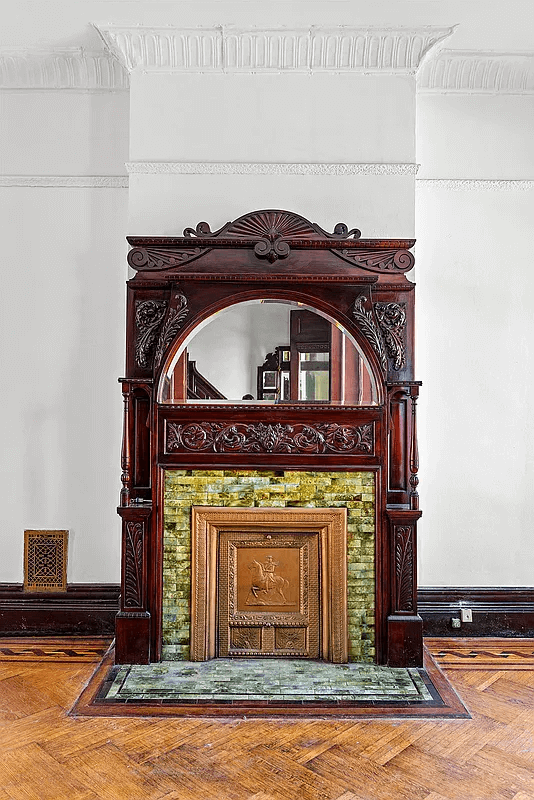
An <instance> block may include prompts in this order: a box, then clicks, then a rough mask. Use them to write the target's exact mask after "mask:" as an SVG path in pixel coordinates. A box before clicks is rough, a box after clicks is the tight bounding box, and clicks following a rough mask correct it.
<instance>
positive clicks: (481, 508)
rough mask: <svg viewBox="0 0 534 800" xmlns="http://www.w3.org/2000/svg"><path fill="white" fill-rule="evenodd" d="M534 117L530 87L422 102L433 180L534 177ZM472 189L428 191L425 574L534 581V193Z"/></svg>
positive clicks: (421, 282)
mask: <svg viewBox="0 0 534 800" xmlns="http://www.w3.org/2000/svg"><path fill="white" fill-rule="evenodd" d="M531 114H532V98H529V97H523V98H518V97H461V98H459V97H450V96H444V95H442V96H437V95H436V96H433V97H431V98H429V97H424V98H421V100H420V103H419V115H418V119H419V127H418V135H419V137H420V140H419V139H418V141H420V146H418V156H419V157H421V161H422V170H423V172H424V174H425V176H426V177H431V176H435V177H438V178H443V177H447V178H480V179H491V178H501V179H504V178H513V179H521V178H523V179H526V178H530V179H532V178H534V148H533V147H532V143H531V142H530V143H529V142H527V136H528V132H525V131H524V130H523V125H524V124H525V122H526V121H527V120H528V119H529V117H530V115H531ZM530 118H531V117H530ZM430 133H431V136H430ZM460 134H461V135H460ZM429 138H431V142H429ZM458 186H459V185H458V184H456V185H455V184H451V185H449V186H447V185H446V186H439V185H436V184H432V183H427V182H425V183H423V184H418V189H417V193H416V196H417V204H416V220H417V225H416V235H417V245H416V279H417V293H418V296H417V346H418V351H417V375H418V377H419V378H420V379H422V380H423V382H424V385H423V389H422V393H421V400H420V402H419V406H420V415H419V420H420V450H421V472H420V476H421V485H420V494H421V507H422V508H423V509H424V514H423V518H422V520H421V523H420V534H421V535H420V540H419V548H420V572H419V582H420V584H421V585H427V586H428V585H435V586H447V585H449V586H451V585H452V586H462V585H466V586H470V585H472V586H494V585H517V586H520V585H532V583H533V579H532V576H533V574H534V550H533V548H532V522H531V514H530V507H531V502H532V486H533V483H534V474H533V472H534V469H533V456H532V453H533V447H534V434H533V427H532V414H531V397H532V393H533V389H534V364H533V357H532V342H533V341H534V317H533V314H532V307H531V301H530V298H531V296H532V292H533V290H534V276H533V272H532V217H533V211H534V192H533V191H532V190H530V191H520V190H518V189H514V188H512V187H513V184H505V185H503V186H502V187H501V189H500V190H495V189H493V190H491V189H489V188H482V189H480V188H476V187H474V186H473V185H472V184H469V183H467V184H462V186H463V189H462V190H458Z"/></svg>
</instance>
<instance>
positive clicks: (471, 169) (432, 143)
mask: <svg viewBox="0 0 534 800" xmlns="http://www.w3.org/2000/svg"><path fill="white" fill-rule="evenodd" d="M533 131H534V97H533V96H532V95H523V96H522V95H512V94H508V95H507V94H503V95H490V96H488V95H481V94H479V95H477V94H456V95H455V94H420V95H418V97H417V161H418V162H419V164H420V168H419V172H418V175H417V177H418V178H482V179H505V180H510V179H516V180H517V179H522V178H533V177H534V144H533V142H532V135H533Z"/></svg>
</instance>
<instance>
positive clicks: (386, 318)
mask: <svg viewBox="0 0 534 800" xmlns="http://www.w3.org/2000/svg"><path fill="white" fill-rule="evenodd" d="M374 309H375V314H376V318H377V320H378V324H379V325H380V330H381V331H382V335H383V337H384V342H385V345H386V350H387V354H388V356H389V357H390V358H392V359H393V369H396V370H399V369H402V368H403V367H405V366H406V347H405V345H404V341H403V333H404V328H405V326H406V304H405V303H375V304H374Z"/></svg>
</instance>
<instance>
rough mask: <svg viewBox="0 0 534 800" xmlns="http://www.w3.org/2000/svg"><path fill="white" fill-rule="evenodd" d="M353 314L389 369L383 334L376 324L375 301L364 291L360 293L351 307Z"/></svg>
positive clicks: (381, 361)
mask: <svg viewBox="0 0 534 800" xmlns="http://www.w3.org/2000/svg"><path fill="white" fill-rule="evenodd" d="M351 314H352V317H353V319H354V321H355V322H356V324H357V326H358V327H359V329H360V330H361V332H362V333H363V335H364V336H365V338H366V339H367V341H368V342H369V344H370V345H371V347H372V348H373V350H374V351H375V353H376V355H377V356H378V360H379V361H380V364H381V366H382V369H383V370H384V372H386V371H387V366H388V365H387V358H386V352H385V349H384V343H383V341H382V335H381V333H380V330H379V328H378V326H377V324H376V319H375V314H374V311H373V303H372V302H371V299H370V298H369V297H368V296H367V295H366V294H364V293H362V294H360V295H358V297H357V298H356V300H355V301H354V304H353V305H352V308H351Z"/></svg>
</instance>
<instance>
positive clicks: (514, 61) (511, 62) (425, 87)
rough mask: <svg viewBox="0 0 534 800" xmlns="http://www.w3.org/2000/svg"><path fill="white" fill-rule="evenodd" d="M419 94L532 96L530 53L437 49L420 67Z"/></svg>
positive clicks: (533, 79) (533, 73) (532, 59)
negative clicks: (456, 93)
mask: <svg viewBox="0 0 534 800" xmlns="http://www.w3.org/2000/svg"><path fill="white" fill-rule="evenodd" d="M417 89H418V91H420V92H458V93H463V94H495V93H497V92H499V93H502V94H532V93H534V53H483V52H479V51H476V50H474V51H467V50H441V51H440V52H439V53H436V55H435V56H434V57H433V58H431V59H428V60H425V62H424V64H422V65H421V69H420V70H419V72H418V75H417Z"/></svg>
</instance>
